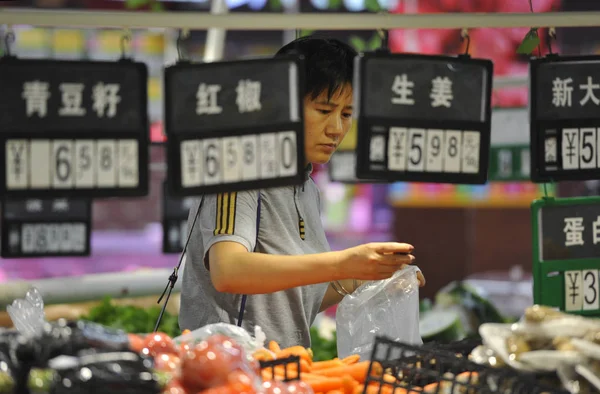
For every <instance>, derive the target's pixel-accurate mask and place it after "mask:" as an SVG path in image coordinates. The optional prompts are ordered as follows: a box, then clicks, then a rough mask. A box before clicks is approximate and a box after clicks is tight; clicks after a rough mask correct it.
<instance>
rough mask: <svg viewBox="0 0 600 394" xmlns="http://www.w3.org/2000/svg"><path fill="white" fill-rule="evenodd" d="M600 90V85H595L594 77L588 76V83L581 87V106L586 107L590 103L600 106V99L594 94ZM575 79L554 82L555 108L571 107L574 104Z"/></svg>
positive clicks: (553, 96) (555, 80)
mask: <svg viewBox="0 0 600 394" xmlns="http://www.w3.org/2000/svg"><path fill="white" fill-rule="evenodd" d="M598 89H600V83H594V81H593V79H592V77H590V76H588V77H587V79H586V83H584V84H580V85H579V91H580V92H582V94H580V96H581V98H580V99H579V105H580V106H584V105H586V104H587V103H588V102H590V101H591V102H592V103H594V104H596V105H600V99H599V98H598V97H596V94H595V93H594V92H595V91H596V90H598ZM573 90H574V87H573V78H564V79H562V78H556V79H554V80H553V81H552V104H553V105H554V106H555V107H571V106H572V104H573Z"/></svg>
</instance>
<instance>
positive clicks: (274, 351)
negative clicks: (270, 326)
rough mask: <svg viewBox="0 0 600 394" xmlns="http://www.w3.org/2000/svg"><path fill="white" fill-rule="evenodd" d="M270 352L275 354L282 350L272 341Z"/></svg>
mask: <svg viewBox="0 0 600 394" xmlns="http://www.w3.org/2000/svg"><path fill="white" fill-rule="evenodd" d="M269 350H270V351H272V352H273V353H279V352H280V351H281V348H280V347H279V344H278V343H277V342H275V341H270V342H269Z"/></svg>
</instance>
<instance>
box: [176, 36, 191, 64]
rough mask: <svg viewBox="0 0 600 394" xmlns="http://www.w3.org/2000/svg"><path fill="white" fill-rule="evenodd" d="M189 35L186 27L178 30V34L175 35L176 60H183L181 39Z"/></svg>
mask: <svg viewBox="0 0 600 394" xmlns="http://www.w3.org/2000/svg"><path fill="white" fill-rule="evenodd" d="M189 35H190V31H189V30H188V29H183V30H180V31H179V35H178V36H177V60H184V56H183V55H182V52H183V51H182V47H183V40H184V39H185V38H187V37H188V36H189Z"/></svg>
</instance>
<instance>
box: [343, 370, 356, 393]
mask: <svg viewBox="0 0 600 394" xmlns="http://www.w3.org/2000/svg"><path fill="white" fill-rule="evenodd" d="M356 386H358V382H357V381H356V380H354V379H353V378H352V376H350V375H348V374H346V375H344V376H343V377H342V390H343V392H344V394H354V390H355V389H356Z"/></svg>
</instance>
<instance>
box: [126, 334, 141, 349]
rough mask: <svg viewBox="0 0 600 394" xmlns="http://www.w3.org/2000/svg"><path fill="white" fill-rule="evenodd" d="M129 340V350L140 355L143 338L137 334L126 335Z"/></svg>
mask: <svg viewBox="0 0 600 394" xmlns="http://www.w3.org/2000/svg"><path fill="white" fill-rule="evenodd" d="M127 337H128V338H129V349H131V350H133V351H134V352H137V353H141V352H142V350H144V338H143V337H142V336H140V335H137V334H127Z"/></svg>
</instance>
